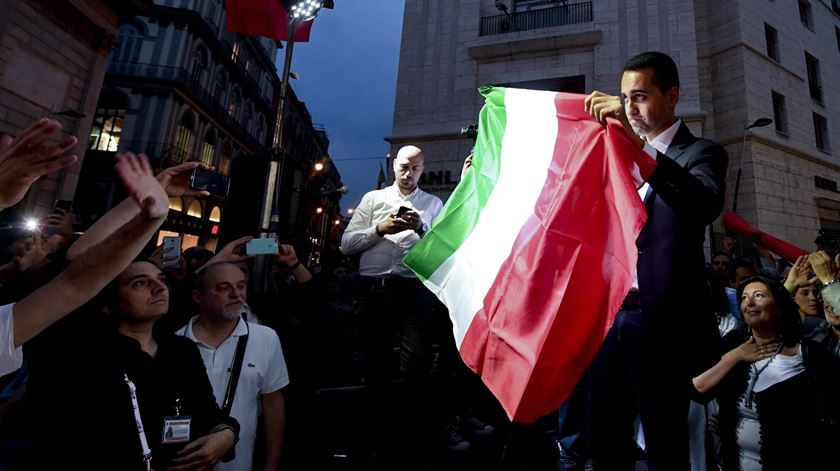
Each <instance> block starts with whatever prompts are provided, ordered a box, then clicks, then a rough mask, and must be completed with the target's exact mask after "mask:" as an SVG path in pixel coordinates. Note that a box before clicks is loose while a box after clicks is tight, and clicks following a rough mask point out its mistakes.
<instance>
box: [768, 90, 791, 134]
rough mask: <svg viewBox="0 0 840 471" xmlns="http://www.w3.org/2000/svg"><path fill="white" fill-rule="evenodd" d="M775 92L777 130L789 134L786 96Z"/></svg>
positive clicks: (774, 111) (774, 114)
mask: <svg viewBox="0 0 840 471" xmlns="http://www.w3.org/2000/svg"><path fill="white" fill-rule="evenodd" d="M772 93H773V122H774V123H775V124H776V132H779V133H782V134H784V135H787V133H788V127H787V107H786V106H785V97H784V95H782V94H779V93H776V92H772Z"/></svg>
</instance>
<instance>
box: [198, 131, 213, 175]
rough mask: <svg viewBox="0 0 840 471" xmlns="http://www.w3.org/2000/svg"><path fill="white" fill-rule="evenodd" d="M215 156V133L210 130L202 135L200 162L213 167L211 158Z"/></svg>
mask: <svg viewBox="0 0 840 471" xmlns="http://www.w3.org/2000/svg"><path fill="white" fill-rule="evenodd" d="M215 155H216V132H215V131H213V130H212V129H211V130H209V131H207V133H206V134H204V144H202V145H201V161H202V162H204V163H205V164H207V165H210V166H211V167H212V166H213V157H214V156H215Z"/></svg>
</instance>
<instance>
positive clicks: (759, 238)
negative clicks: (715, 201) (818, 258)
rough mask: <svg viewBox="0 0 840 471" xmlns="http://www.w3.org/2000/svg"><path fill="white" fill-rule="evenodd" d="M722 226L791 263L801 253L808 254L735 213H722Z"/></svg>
mask: <svg viewBox="0 0 840 471" xmlns="http://www.w3.org/2000/svg"><path fill="white" fill-rule="evenodd" d="M723 227H725V228H726V230H727V231H730V232H734V233H736V234H738V235H740V236H743V237H746V238H747V239H750V240H752V241H753V242H755V243H757V244H760V245H763V246H764V247H766V248H767V250H769V251H771V252H773V253H774V254H776V255H778V256H780V257H782V258H783V259H785V260H787V261H789V262H791V263H795V262H796V259H797V258H799V257H800V256H802V255H808V252H807V251H806V250H803V249H800V248H799V247H797V246H795V245H792V244H789V243H787V242H785V241H783V240H782V239H777V238H776V237H773V236H771V235H770V234H767V233H765V232H763V231H761V230H759V229H756V228H754V227H752V226H750V225H749V224H747V221H745V220H744V218H742V217H741V216H738V215H737V214H735V213H726V214H724V215H723Z"/></svg>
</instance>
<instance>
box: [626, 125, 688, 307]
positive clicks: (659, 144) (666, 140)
mask: <svg viewBox="0 0 840 471" xmlns="http://www.w3.org/2000/svg"><path fill="white" fill-rule="evenodd" d="M681 123H682V120H681V119H678V120H677V121H676V122H675V123H674V124H672V125H671V127H670V128H668V129H666V130H664V131H662V133H660V134H659V135H658V136H656V137H655V138H654V139H653V140H652V141H650V142H647V141H645V152H647V154H648V155H649V156H651V158H653V160H656V151H659V152H662V153H663V154H664V153H665V151H667V150H668V146H670V145H671V141H673V140H674V136H675V135H676V134H677V130H679V129H680V124H681ZM649 187H650V184H649V183H648V182H645V183H644V185H642V186H641V188H639V198H641V199H642V201H644V200H645V196H647V191H648V188H649ZM630 290H631V291H638V290H639V274H638V273H637V274H636V278H634V279H633V286H631V287H630Z"/></svg>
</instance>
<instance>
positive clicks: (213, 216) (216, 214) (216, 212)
mask: <svg viewBox="0 0 840 471" xmlns="http://www.w3.org/2000/svg"><path fill="white" fill-rule="evenodd" d="M221 220H222V210H221V209H219V207H218V206H213V209H212V210H210V221H211V222H220V221H221Z"/></svg>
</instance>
